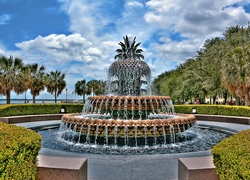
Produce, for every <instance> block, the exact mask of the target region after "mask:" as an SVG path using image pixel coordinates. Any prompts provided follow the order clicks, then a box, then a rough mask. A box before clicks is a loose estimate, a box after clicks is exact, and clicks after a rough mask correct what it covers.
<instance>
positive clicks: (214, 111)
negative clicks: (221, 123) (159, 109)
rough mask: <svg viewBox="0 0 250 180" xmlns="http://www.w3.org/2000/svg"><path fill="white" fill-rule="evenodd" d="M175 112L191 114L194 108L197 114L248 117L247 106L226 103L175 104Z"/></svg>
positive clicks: (249, 111)
mask: <svg viewBox="0 0 250 180" xmlns="http://www.w3.org/2000/svg"><path fill="white" fill-rule="evenodd" d="M174 108H175V112H176V113H184V114H191V113H192V109H193V108H195V109H196V111H197V114H208V115H225V116H244V117H250V107H249V106H228V105H175V106H174Z"/></svg>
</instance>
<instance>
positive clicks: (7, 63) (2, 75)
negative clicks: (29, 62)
mask: <svg viewBox="0 0 250 180" xmlns="http://www.w3.org/2000/svg"><path fill="white" fill-rule="evenodd" d="M26 78H27V76H25V66H24V64H23V62H22V59H20V58H13V57H12V56H10V57H9V58H7V57H5V56H2V57H0V92H1V94H3V95H5V96H6V104H10V93H11V91H14V92H16V93H17V94H21V93H23V92H25V91H26V90H27V87H26V83H25V82H27V79H26Z"/></svg>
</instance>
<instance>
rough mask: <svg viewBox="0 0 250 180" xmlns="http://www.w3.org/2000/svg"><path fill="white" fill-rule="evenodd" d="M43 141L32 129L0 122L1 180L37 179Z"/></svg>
mask: <svg viewBox="0 0 250 180" xmlns="http://www.w3.org/2000/svg"><path fill="white" fill-rule="evenodd" d="M41 140H42V137H41V135H39V134H38V133H36V132H34V131H32V130H30V129H26V128H23V127H18V126H16V125H10V124H5V123H2V122H0V179H15V180H19V179H20V180H23V179H35V177H36V173H37V156H38V152H39V150H40V149H41Z"/></svg>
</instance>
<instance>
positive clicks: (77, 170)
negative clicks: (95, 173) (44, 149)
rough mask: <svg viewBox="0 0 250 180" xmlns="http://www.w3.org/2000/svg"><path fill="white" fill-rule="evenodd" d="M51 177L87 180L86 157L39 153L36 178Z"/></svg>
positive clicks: (67, 179)
mask: <svg viewBox="0 0 250 180" xmlns="http://www.w3.org/2000/svg"><path fill="white" fill-rule="evenodd" d="M52 179H53V180H69V179H70V180H87V179H88V174H87V159H85V158H79V157H77V158H76V157H59V156H46V155H39V156H38V172H37V176H36V180H52Z"/></svg>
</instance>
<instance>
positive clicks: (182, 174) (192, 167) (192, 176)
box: [178, 156, 219, 180]
mask: <svg viewBox="0 0 250 180" xmlns="http://www.w3.org/2000/svg"><path fill="white" fill-rule="evenodd" d="M200 179H202V180H219V176H218V175H217V174H216V171H215V166H214V164H213V157H212V156H207V157H191V158H180V159H179V161H178V180H200Z"/></svg>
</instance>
